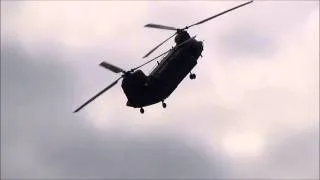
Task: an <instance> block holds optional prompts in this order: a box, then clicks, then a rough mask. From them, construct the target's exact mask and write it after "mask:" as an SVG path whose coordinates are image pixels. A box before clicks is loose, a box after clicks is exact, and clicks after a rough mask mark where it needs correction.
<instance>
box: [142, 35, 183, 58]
mask: <svg viewBox="0 0 320 180" xmlns="http://www.w3.org/2000/svg"><path fill="white" fill-rule="evenodd" d="M176 34H177V32H176V33H174V34H173V35H171V36H170V37H169V38H167V39H166V40H164V41H163V42H162V43H160V44H159V45H158V46H156V47H155V48H153V49H151V51H149V52H148V53H147V54H146V55H145V56H143V58H146V57H148V56H149V55H150V54H151V53H153V52H154V51H155V50H156V49H158V48H159V47H160V46H161V45H162V44H164V43H165V42H167V41H168V40H169V39H171V38H172V37H173V36H175V35H176Z"/></svg>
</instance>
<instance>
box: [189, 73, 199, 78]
mask: <svg viewBox="0 0 320 180" xmlns="http://www.w3.org/2000/svg"><path fill="white" fill-rule="evenodd" d="M196 77H197V76H196V74H193V73H190V75H189V78H190V79H195V78H196Z"/></svg>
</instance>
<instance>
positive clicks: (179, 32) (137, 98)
mask: <svg viewBox="0 0 320 180" xmlns="http://www.w3.org/2000/svg"><path fill="white" fill-rule="evenodd" d="M252 2H253V0H251V1H249V2H246V3H243V4H240V5H238V6H236V7H233V8H231V9H228V10H226V11H223V12H221V13H218V14H216V15H214V16H211V17H209V18H206V19H204V20H201V21H199V22H197V23H194V24H191V25H189V26H186V27H184V28H181V29H179V28H175V27H170V26H164V25H159V24H147V25H145V27H148V28H157V29H165V30H173V31H175V33H174V34H173V35H171V36H170V37H169V38H167V39H166V40H164V41H163V42H161V43H160V44H159V45H158V46H156V47H155V48H153V49H152V50H151V51H149V52H148V53H147V54H146V55H145V56H144V57H143V58H146V57H148V56H149V55H150V54H151V53H153V52H154V51H155V50H156V49H157V48H159V47H160V46H161V45H162V44H164V43H165V42H167V41H168V40H169V39H171V38H172V37H174V36H175V39H174V41H175V43H176V46H174V47H173V48H171V49H169V50H168V51H166V52H164V53H162V54H160V55H158V56H157V57H155V58H153V59H151V60H149V61H147V62H145V63H144V64H142V65H140V66H138V67H135V68H133V69H131V70H128V71H126V70H123V69H121V68H119V67H117V66H115V65H112V64H110V63H107V62H105V61H103V62H101V63H100V66H101V67H104V68H106V69H108V70H110V71H112V72H114V73H121V76H120V77H119V78H118V79H116V80H115V81H114V82H113V83H111V84H110V85H109V86H107V87H106V88H104V89H103V90H102V91H100V92H99V93H98V94H96V95H95V96H94V97H92V98H91V99H89V100H88V101H86V102H85V103H84V104H83V105H81V106H80V107H79V108H78V109H76V110H75V111H74V113H75V112H78V111H80V110H81V109H82V108H83V107H85V106H86V105H87V104H89V103H90V102H92V101H93V100H94V99H96V98H97V97H98V96H100V95H101V94H102V93H104V92H106V91H107V90H108V89H110V88H112V87H113V86H114V85H116V84H117V83H118V81H119V80H120V79H123V80H122V83H121V87H122V89H123V91H124V93H125V95H126V97H127V104H126V105H127V106H129V107H133V108H140V113H142V114H143V113H144V109H143V107H145V106H149V105H152V104H156V103H158V102H162V107H163V108H166V106H167V105H166V103H165V102H164V100H165V99H166V98H168V97H169V96H170V94H171V93H172V92H173V91H174V90H175V89H176V88H177V86H178V85H179V84H180V82H181V81H182V80H183V79H184V78H185V77H186V76H187V75H188V74H189V77H190V79H195V78H196V75H195V74H194V73H191V70H192V69H193V68H194V67H195V66H196V64H197V60H198V58H199V57H200V56H202V55H201V52H202V50H203V43H202V41H197V40H196V39H195V37H196V36H193V37H191V36H190V35H189V33H188V32H187V31H186V30H187V29H188V28H190V27H193V26H196V25H200V24H202V23H204V22H207V21H209V20H211V19H213V18H216V17H218V16H221V15H223V14H225V13H227V12H230V11H232V10H235V9H237V8H240V7H242V6H245V5H247V4H249V3H252ZM166 54H167V55H166ZM164 55H166V56H165V57H164V58H162V60H161V61H157V63H158V64H157V66H156V67H155V68H154V69H153V70H152V71H151V73H150V74H149V75H145V74H144V73H143V72H142V71H141V70H140V68H141V67H142V66H145V65H146V64H148V63H150V62H152V61H154V60H156V59H158V58H160V57H161V56H164Z"/></svg>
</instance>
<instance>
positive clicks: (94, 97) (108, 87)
mask: <svg viewBox="0 0 320 180" xmlns="http://www.w3.org/2000/svg"><path fill="white" fill-rule="evenodd" d="M121 78H122V76H121V77H120V78H118V79H117V80H116V81H114V82H113V83H111V84H110V85H109V86H107V87H106V88H104V89H103V90H102V91H100V92H99V93H98V94H96V95H95V96H93V97H92V98H91V99H89V100H88V101H87V102H85V103H84V104H83V105H81V106H80V107H79V108H78V109H76V110H75V111H74V112H73V113H76V112H78V111H80V110H81V109H82V108H83V107H84V106H86V105H87V104H89V103H90V102H91V101H93V100H94V99H96V98H97V97H98V96H100V95H101V94H102V93H104V92H106V91H107V90H108V89H110V88H112V87H113V86H114V85H116V84H117V83H118V81H119V80H120V79H121Z"/></svg>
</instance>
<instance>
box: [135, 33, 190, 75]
mask: <svg viewBox="0 0 320 180" xmlns="http://www.w3.org/2000/svg"><path fill="white" fill-rule="evenodd" d="M195 37H196V36H193V37H192V38H190V39H188V40H186V41H184V42H183V43H181V44H179V45H177V46H175V47H174V48H172V49H169V50H168V51H166V52H164V53H162V54H160V55H158V56H157V57H155V58H153V59H151V60H149V61H147V62H145V63H143V64H141V65H140V66H138V67H135V68H133V69H132V70H131V71H135V70H137V69H139V68H141V67H142V66H145V65H147V64H149V63H150V62H152V61H154V60H156V59H158V58H159V57H161V56H163V55H165V54H167V53H169V52H170V51H173V50H176V49H177V48H179V47H180V46H182V45H184V44H186V43H187V42H189V41H191V39H194V38H195Z"/></svg>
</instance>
